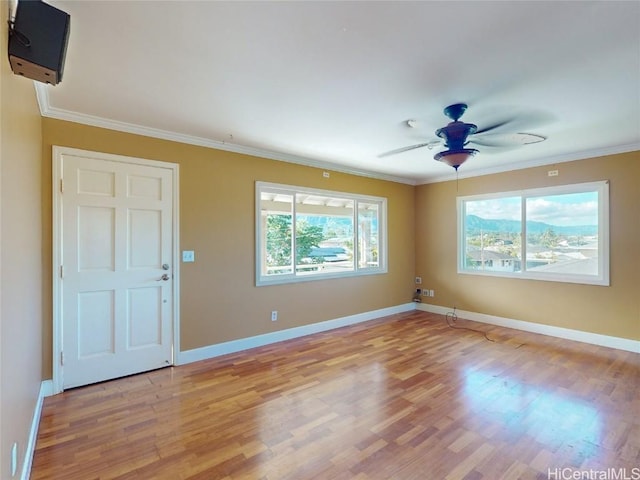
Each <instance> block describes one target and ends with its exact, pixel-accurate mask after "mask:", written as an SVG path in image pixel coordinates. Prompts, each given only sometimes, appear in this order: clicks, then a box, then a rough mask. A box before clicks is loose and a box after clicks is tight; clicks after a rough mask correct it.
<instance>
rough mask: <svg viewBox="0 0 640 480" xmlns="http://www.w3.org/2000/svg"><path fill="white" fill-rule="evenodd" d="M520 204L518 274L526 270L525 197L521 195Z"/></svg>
mask: <svg viewBox="0 0 640 480" xmlns="http://www.w3.org/2000/svg"><path fill="white" fill-rule="evenodd" d="M521 202H522V203H521V204H520V219H521V220H520V222H521V225H522V228H521V229H520V237H521V238H520V257H521V258H522V260H521V264H520V274H521V275H522V274H523V273H525V272H526V271H527V197H525V196H524V195H523V196H522V199H521Z"/></svg>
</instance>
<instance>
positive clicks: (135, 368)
mask: <svg viewBox="0 0 640 480" xmlns="http://www.w3.org/2000/svg"><path fill="white" fill-rule="evenodd" d="M109 158H118V159H120V157H109V156H106V155H99V154H96V155H91V153H90V152H81V153H80V154H76V153H75V152H74V153H64V152H63V153H59V154H58V158H57V162H58V163H59V165H57V168H59V169H60V172H61V185H60V193H59V195H60V198H59V202H58V205H60V207H59V208H60V211H59V212H58V215H57V216H58V217H59V218H58V220H57V221H58V222H59V225H60V227H61V228H60V230H59V231H60V232H61V235H60V236H61V239H60V240H59V241H60V263H61V265H60V284H59V285H60V288H59V289H58V290H59V294H60V306H61V310H60V316H61V334H62V341H61V342H60V347H61V350H62V351H61V355H60V362H61V370H62V377H63V382H62V387H63V388H69V387H75V386H79V385H86V384H89V383H94V382H99V381H102V380H107V379H112V378H116V377H122V376H125V375H130V374H133V373H139V372H143V371H147V370H152V369H156V368H160V367H163V366H167V365H170V364H172V363H173V359H172V345H173V332H172V329H173V302H174V298H173V295H174V288H173V281H174V279H173V271H174V262H175V259H174V258H173V251H174V250H173V215H174V212H173V208H174V207H173V206H174V199H173V195H174V192H173V175H174V170H173V169H172V168H162V167H161V166H158V165H159V164H160V162H150V164H145V163H144V161H137V162H136V163H128V162H127V161H114V160H112V159H109ZM151 164H152V165H151ZM170 165H171V164H170Z"/></svg>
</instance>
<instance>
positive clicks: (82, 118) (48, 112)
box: [33, 81, 640, 186]
mask: <svg viewBox="0 0 640 480" xmlns="http://www.w3.org/2000/svg"><path fill="white" fill-rule="evenodd" d="M33 83H34V86H35V90H36V98H37V100H38V107H39V108H40V114H41V115H42V116H43V117H48V118H55V119H57V120H65V121H68V122H75V123H81V124H83V125H90V126H93V127H100V128H105V129H108V130H116V131H119V132H125V133H133V134H135V135H142V136H145V137H153V138H159V139H162V140H169V141H173V142H179V143H185V144H188V145H196V146H200V147H207V148H214V149H216V150H224V151H227V152H233V153H241V154H244V155H251V156H254V157H261V158H267V159H270V160H277V161H281V162H287V163H294V164H298V165H304V166H307V167H313V168H320V169H324V170H331V171H334V172H340V173H346V174H350V175H358V176H361V177H367V178H373V179H377V180H386V181H390V182H396V183H403V184H406V185H414V186H415V185H427V184H429V183H439V182H448V181H452V180H456V179H457V180H461V179H464V178H471V177H479V176H482V175H491V174H495V173H504V172H510V171H514V170H522V169H525V168H533V167H541V166H544V165H551V164H554V163H564V162H571V161H575V160H584V159H587V158H595V157H603V156H606V155H616V154H619V153H627V152H633V151H640V143H631V144H627V145H619V146H614V147H606V148H599V149H594V150H584V151H581V152H572V153H568V154H563V155H555V156H552V157H542V158H538V159H534V160H529V161H525V162H518V163H515V164H513V163H512V164H510V165H505V166H494V167H487V168H482V169H478V170H472V171H470V172H458V174H457V175H456V173H453V172H452V173H447V174H446V175H437V176H429V177H423V178H420V179H416V178H413V179H412V178H406V177H399V176H395V175H386V174H383V173H377V172H372V171H369V170H362V169H358V168H350V167H346V166H344V165H338V164H336V163H331V162H328V161H323V160H316V159H311V158H307V157H302V156H299V155H293V154H290V153H283V152H277V151H272V150H266V149H261V148H255V147H247V146H244V145H237V144H234V143H227V142H222V141H218V140H211V139H209V138H203V137H196V136H194V135H186V134H182V133H177V132H171V131H167V130H161V129H157V128H150V127H144V126H141V125H136V124H132V123H126V122H120V121H116V120H111V119H107V118H102V117H96V116H93V115H85V114H82V113H77V112H72V111H69V110H63V109H60V108H53V107H51V106H50V103H49V90H48V87H47V85H44V84H42V83H40V82H35V81H34V82H33Z"/></svg>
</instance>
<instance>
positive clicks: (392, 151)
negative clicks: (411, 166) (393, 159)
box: [378, 141, 440, 158]
mask: <svg viewBox="0 0 640 480" xmlns="http://www.w3.org/2000/svg"><path fill="white" fill-rule="evenodd" d="M439 143H440V142H437V141H431V142H426V143H419V144H417V145H411V146H410V147H402V148H397V149H395V150H390V151H388V152H385V153H381V154H380V155H378V158H384V157H389V156H391V155H397V154H398V153H404V152H408V151H409V150H415V149H416V148H422V147H431V146H434V145H438V144H439Z"/></svg>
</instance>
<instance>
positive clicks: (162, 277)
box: [156, 273, 169, 282]
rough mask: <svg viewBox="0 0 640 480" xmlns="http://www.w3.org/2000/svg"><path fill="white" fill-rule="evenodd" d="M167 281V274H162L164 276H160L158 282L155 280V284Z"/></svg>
mask: <svg viewBox="0 0 640 480" xmlns="http://www.w3.org/2000/svg"><path fill="white" fill-rule="evenodd" d="M167 280H169V275H167V274H166V273H165V274H164V275H162V276H161V277H160V278H159V279H158V280H156V282H159V281H165V282H166V281H167Z"/></svg>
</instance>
